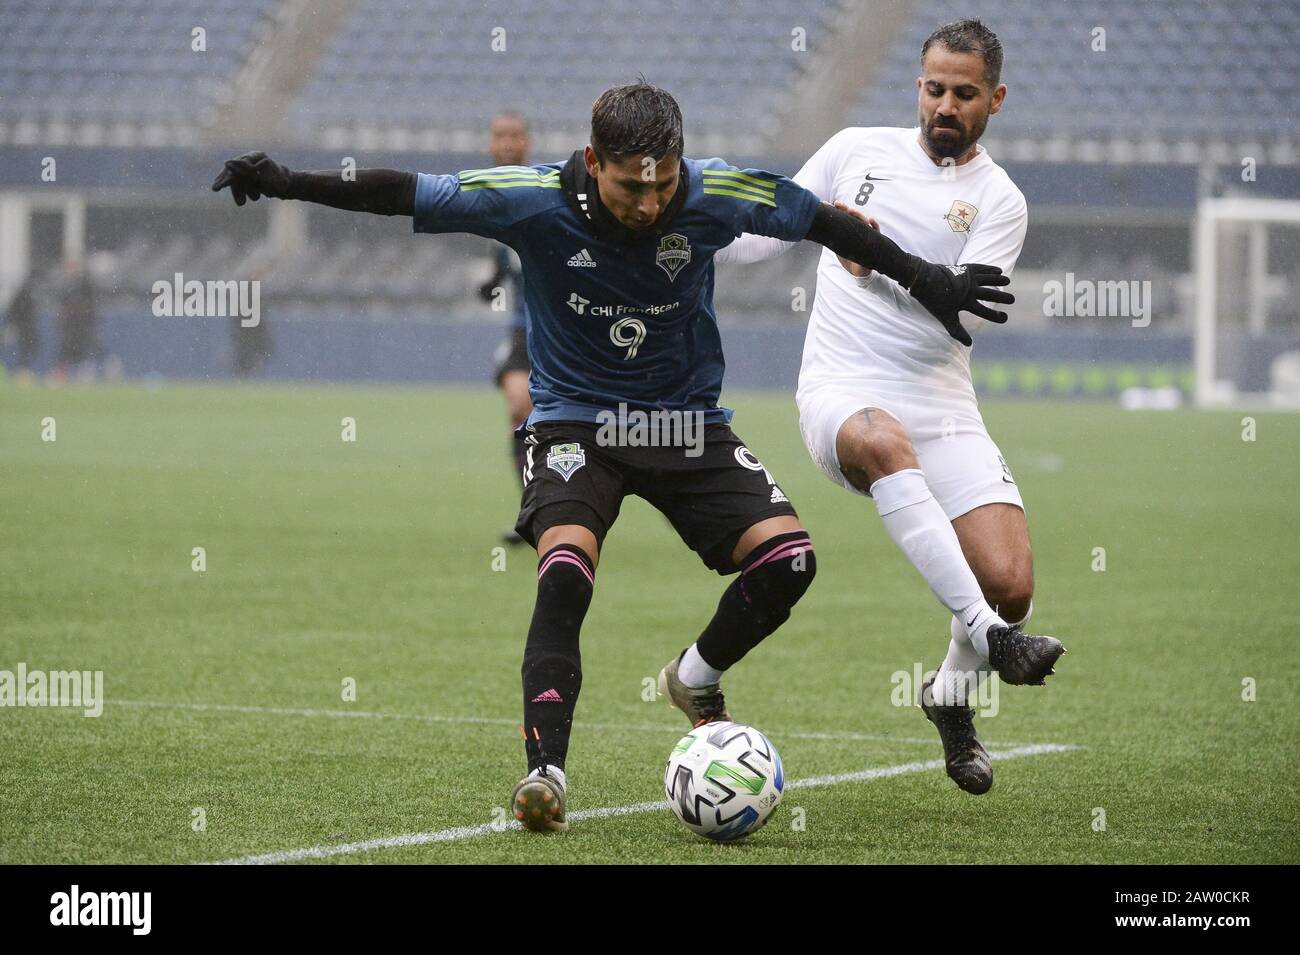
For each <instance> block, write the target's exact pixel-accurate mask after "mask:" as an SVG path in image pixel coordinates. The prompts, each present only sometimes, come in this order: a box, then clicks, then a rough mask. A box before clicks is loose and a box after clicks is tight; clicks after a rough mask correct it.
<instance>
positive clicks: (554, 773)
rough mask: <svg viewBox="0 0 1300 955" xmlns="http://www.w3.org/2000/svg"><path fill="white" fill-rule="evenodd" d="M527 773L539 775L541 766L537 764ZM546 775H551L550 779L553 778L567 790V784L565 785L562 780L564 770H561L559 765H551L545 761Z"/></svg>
mask: <svg viewBox="0 0 1300 955" xmlns="http://www.w3.org/2000/svg"><path fill="white" fill-rule="evenodd" d="M528 775H529V776H540V775H542V768H541V767H540V766H539V767H538V768H537V769H534V770H533V771H532V772H531V773H529V774H528ZM546 775H547V776H550V777H551V778H552V779H554V780H555V781H556V782H557V783H559V784H560V788H561V789H566V790H567V786H566V785H565V782H564V770H562V769H561V768H560V767H559V766H552V765H551V764H550V763H547V764H546Z"/></svg>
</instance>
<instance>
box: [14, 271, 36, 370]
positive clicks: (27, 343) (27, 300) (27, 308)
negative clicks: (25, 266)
mask: <svg viewBox="0 0 1300 955" xmlns="http://www.w3.org/2000/svg"><path fill="white" fill-rule="evenodd" d="M36 284H37V279H36V273H35V272H34V271H33V272H28V273H27V277H26V278H25V279H23V284H22V285H20V286H19V287H18V291H17V292H15V293H14V297H13V298H12V299H10V301H9V308H8V309H7V310H6V311H5V326H6V334H5V338H6V339H9V338H11V337H12V340H13V342H14V344H15V346H16V347H17V349H18V361H17V365H16V366H15V374H14V377H15V379H16V380H17V382H18V384H20V385H28V384H31V382H32V379H33V377H34V376H35V371H34V369H33V366H34V365H35V364H36V353H37V352H38V351H40V347H41V333H40V329H39V328H38V327H37V325H36V305H37V302H36ZM10 329H12V331H10Z"/></svg>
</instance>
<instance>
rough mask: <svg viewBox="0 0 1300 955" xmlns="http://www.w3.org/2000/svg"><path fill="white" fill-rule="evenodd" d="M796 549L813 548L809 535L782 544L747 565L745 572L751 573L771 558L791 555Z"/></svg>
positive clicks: (778, 558)
mask: <svg viewBox="0 0 1300 955" xmlns="http://www.w3.org/2000/svg"><path fill="white" fill-rule="evenodd" d="M795 550H812V541H811V540H810V539H808V538H807V537H804V538H801V539H800V540H796V541H789V542H787V543H785V544H782V545H781V546H780V547H778V548H777V549H776V550H774V551H772V553H770V554H766V555H764V556H763V557H761V558H759V559H758V560H756V561H754V562H753V563H752V564H750V565H749V566H748V567H746V568H745V573H749V572H750V571H751V570H753V569H754V568H755V567H760V566H762V565H763V564H766V563H767V562H768V561H770V560H780V559H781V558H782V557H789V556H790V554H791V553H792V552H794V551H795Z"/></svg>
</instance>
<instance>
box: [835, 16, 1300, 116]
mask: <svg viewBox="0 0 1300 955" xmlns="http://www.w3.org/2000/svg"><path fill="white" fill-rule="evenodd" d="M971 9H972V8H971V6H970V5H969V4H965V3H960V2H957V0H920V2H918V3H917V4H916V10H915V13H914V16H913V17H912V20H911V22H910V23H909V24H908V26H907V27H906V28H905V29H903V30H902V31H901V32H900V35H899V37H898V39H897V41H896V42H895V44H894V46H893V49H892V51H891V53H890V54H889V58H888V60H887V62H886V63H885V64H884V66H883V68H882V69H881V71H880V74H879V77H878V80H877V81H876V82H875V83H874V84H873V85H872V87H871V89H869V90H868V91H866V93H865V94H864V95H863V97H862V99H861V100H860V102H859V103H858V106H857V108H856V109H855V110H854V112H853V114H852V115H851V116H849V117H848V118H847V121H846V123H847V124H848V125H857V126H896V125H910V124H915V122H916V98H915V96H914V95H913V93H912V90H913V89H914V84H915V82H916V77H917V76H918V75H919V73H920V69H919V52H920V49H921V44H922V43H923V42H924V41H925V38H926V37H927V36H928V35H929V34H930V33H931V31H933V30H934V28H935V27H936V26H937V25H938V24H941V23H944V22H947V21H950V20H954V19H957V18H959V17H962V16H970V15H971V14H970V11H971ZM986 22H987V23H988V25H989V27H990V28H991V29H993V30H994V31H995V32H996V33H997V34H998V37H999V38H1000V39H1001V41H1002V45H1003V48H1004V50H1005V63H1004V65H1003V70H1002V79H1003V82H1005V83H1006V84H1007V86H1008V88H1009V91H1010V93H1009V97H1008V100H1007V108H1006V110H1005V112H1004V113H1003V114H1002V115H1000V116H999V117H997V119H996V120H995V121H994V123H995V124H996V129H995V128H994V126H993V125H991V126H990V134H993V133H996V135H997V136H998V137H999V138H1006V137H1011V136H1015V137H1027V138H1044V139H1045V138H1052V137H1055V136H1060V135H1065V136H1067V137H1070V138H1072V139H1078V138H1094V139H1101V140H1114V139H1118V138H1125V139H1133V140H1142V139H1146V138H1148V137H1151V136H1156V137H1161V138H1164V139H1169V140H1179V141H1181V140H1203V139H1207V138H1229V137H1234V136H1242V135H1254V136H1260V137H1262V138H1264V139H1266V140H1269V139H1273V138H1278V137H1282V136H1287V137H1289V136H1292V135H1293V134H1294V131H1295V129H1294V127H1295V123H1294V121H1293V120H1291V121H1288V120H1287V119H1286V116H1287V111H1286V110H1279V109H1278V103H1277V95H1276V93H1275V91H1274V90H1275V86H1276V77H1278V76H1296V75H1300V44H1297V43H1296V38H1297V37H1300V4H1297V3H1295V2H1294V0H1255V2H1252V3H1249V4H1239V5H1223V4H1217V3H1214V2H1212V0H1145V2H1143V3H1137V4H1135V3H1131V2H1127V0H1087V2H1083V3H1070V4H1056V3H1041V2H1038V0H1003V2H1001V3H1000V4H998V6H997V8H996V12H993V11H990V12H989V13H988V14H987V15H986ZM1097 27H1101V28H1103V29H1104V30H1105V51H1104V52H1101V51H1094V50H1093V31H1094V29H1095V28H1097ZM1193 50H1194V51H1195V55H1194V56H1189V55H1188V52H1189V51H1193Z"/></svg>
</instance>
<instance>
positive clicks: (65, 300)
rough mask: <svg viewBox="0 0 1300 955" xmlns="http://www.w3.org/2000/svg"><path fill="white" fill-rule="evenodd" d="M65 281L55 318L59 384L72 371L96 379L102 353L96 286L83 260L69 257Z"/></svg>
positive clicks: (66, 264)
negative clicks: (96, 364)
mask: <svg viewBox="0 0 1300 955" xmlns="http://www.w3.org/2000/svg"><path fill="white" fill-rule="evenodd" d="M64 280H65V282H64V288H63V290H62V293H61V294H60V297H59V311H58V316H57V319H56V322H57V325H58V329H59V354H58V360H57V361H56V363H55V366H54V382H55V383H56V384H62V383H63V382H64V381H67V379H68V376H69V374H70V373H71V372H78V373H79V374H80V375H81V376H82V377H86V378H93V377H94V376H95V364H94V363H95V360H96V359H97V358H98V356H99V353H100V347H99V316H98V314H97V313H96V312H95V287H94V285H93V284H92V283H91V280H90V274H89V273H88V272H87V271H86V268H85V265H84V264H83V263H82V262H81V260H79V259H68V260H67V262H66V263H65V265H64Z"/></svg>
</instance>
